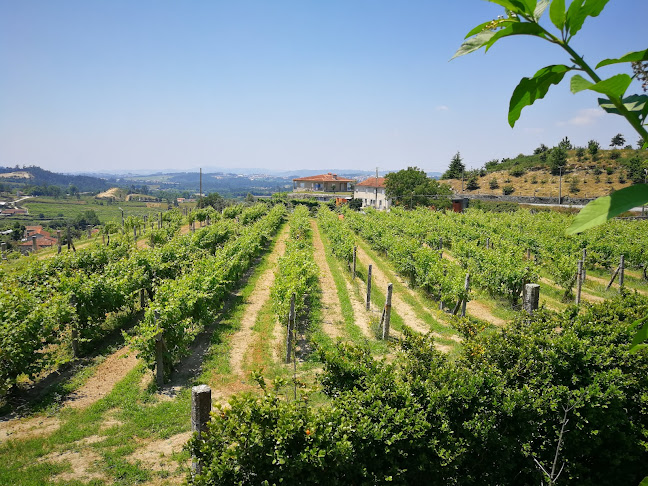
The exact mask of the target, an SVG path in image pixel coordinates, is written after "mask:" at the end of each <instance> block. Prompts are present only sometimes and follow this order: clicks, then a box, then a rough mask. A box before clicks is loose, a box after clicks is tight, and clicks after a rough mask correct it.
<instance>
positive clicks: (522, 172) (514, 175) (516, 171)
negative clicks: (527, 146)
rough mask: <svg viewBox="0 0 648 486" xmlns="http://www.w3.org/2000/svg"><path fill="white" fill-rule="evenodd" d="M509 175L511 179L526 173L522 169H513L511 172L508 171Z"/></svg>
mask: <svg viewBox="0 0 648 486" xmlns="http://www.w3.org/2000/svg"><path fill="white" fill-rule="evenodd" d="M509 174H510V175H512V176H513V177H522V176H523V175H524V174H526V171H525V170H524V169H523V168H522V167H513V168H512V169H511V170H509Z"/></svg>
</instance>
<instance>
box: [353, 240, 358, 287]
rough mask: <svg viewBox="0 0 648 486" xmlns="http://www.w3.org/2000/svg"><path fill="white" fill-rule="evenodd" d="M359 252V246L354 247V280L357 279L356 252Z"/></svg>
mask: <svg viewBox="0 0 648 486" xmlns="http://www.w3.org/2000/svg"><path fill="white" fill-rule="evenodd" d="M357 250H358V247H357V246H354V247H353V280H355V278H356V251H357Z"/></svg>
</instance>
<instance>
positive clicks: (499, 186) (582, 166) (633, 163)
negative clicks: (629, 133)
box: [443, 149, 646, 198]
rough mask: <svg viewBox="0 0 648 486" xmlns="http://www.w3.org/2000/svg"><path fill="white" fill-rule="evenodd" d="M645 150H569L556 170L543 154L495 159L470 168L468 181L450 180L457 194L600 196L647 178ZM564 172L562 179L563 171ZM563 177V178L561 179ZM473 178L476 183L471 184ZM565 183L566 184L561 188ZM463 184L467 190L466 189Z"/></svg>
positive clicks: (466, 178)
mask: <svg viewBox="0 0 648 486" xmlns="http://www.w3.org/2000/svg"><path fill="white" fill-rule="evenodd" d="M645 157H646V155H645V151H643V152H642V153H640V151H639V150H634V149H621V150H600V151H599V153H598V154H597V156H596V157H595V160H592V156H591V155H590V154H584V155H583V154H582V153H581V154H580V157H579V156H578V154H577V152H576V150H568V151H567V161H566V164H565V166H564V168H563V170H562V171H556V172H557V173H552V171H551V168H550V164H549V162H548V161H547V160H542V159H543V158H544V159H547V157H542V154H534V155H526V156H525V155H520V156H518V157H516V158H515V159H503V160H502V161H491V162H488V163H487V164H485V167H484V168H482V169H475V170H470V171H466V173H465V176H464V180H463V182H462V180H461V179H446V180H444V181H443V182H446V183H448V184H450V186H451V187H452V189H453V191H454V192H455V193H463V194H468V195H470V194H475V195H478V194H493V195H503V194H505V193H508V194H510V195H512V196H537V197H552V198H553V197H556V198H557V197H558V193H559V191H561V192H562V196H563V197H566V196H570V197H574V198H596V197H600V196H607V195H609V194H610V193H612V192H614V191H616V190H618V189H622V188H624V187H627V186H629V185H632V184H633V183H641V182H643V181H644V175H645V174H644V165H643V161H644V160H645ZM561 172H562V178H561V177H560V173H561ZM561 179H562V180H561ZM471 180H472V183H471ZM561 185H562V187H561ZM462 187H463V190H462Z"/></svg>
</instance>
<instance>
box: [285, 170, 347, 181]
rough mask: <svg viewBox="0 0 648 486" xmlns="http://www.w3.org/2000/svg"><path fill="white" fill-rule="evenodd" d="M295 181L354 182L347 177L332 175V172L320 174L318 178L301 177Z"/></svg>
mask: <svg viewBox="0 0 648 486" xmlns="http://www.w3.org/2000/svg"><path fill="white" fill-rule="evenodd" d="M293 181H304V182H306V181H309V182H353V179H347V178H345V177H340V176H338V175H337V174H331V173H330V172H329V173H328V174H320V175H316V176H309V177H299V178H297V179H293Z"/></svg>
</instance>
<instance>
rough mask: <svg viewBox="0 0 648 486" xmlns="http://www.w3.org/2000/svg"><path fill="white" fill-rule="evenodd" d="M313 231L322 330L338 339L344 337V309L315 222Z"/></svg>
mask: <svg viewBox="0 0 648 486" xmlns="http://www.w3.org/2000/svg"><path fill="white" fill-rule="evenodd" d="M311 229H312V230H313V248H314V250H315V251H314V257H315V263H316V264H317V266H318V267H319V269H320V272H319V284H320V288H321V289H322V329H323V331H324V332H325V333H326V334H327V335H329V336H330V337H331V338H333V339H336V338H338V337H340V336H341V335H342V330H341V329H340V328H341V326H343V323H344V317H343V316H342V307H341V306H340V299H339V298H338V295H337V288H336V287H335V280H333V274H332V273H331V269H330V268H329V266H328V263H327V262H326V253H325V252H324V244H323V243H322V237H321V235H320V232H319V228H318V227H317V223H316V222H315V220H311Z"/></svg>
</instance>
